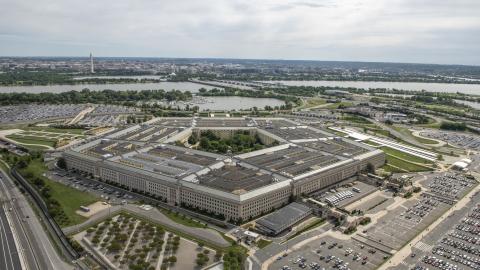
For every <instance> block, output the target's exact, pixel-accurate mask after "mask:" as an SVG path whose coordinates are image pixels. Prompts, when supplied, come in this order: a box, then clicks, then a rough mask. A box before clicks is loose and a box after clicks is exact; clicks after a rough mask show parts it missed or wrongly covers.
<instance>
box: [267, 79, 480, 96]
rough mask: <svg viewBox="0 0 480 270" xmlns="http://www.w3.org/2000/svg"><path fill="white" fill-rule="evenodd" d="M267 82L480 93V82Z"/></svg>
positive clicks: (289, 84)
mask: <svg viewBox="0 0 480 270" xmlns="http://www.w3.org/2000/svg"><path fill="white" fill-rule="evenodd" d="M265 82H266V83H280V84H283V85H288V86H326V87H335V86H338V87H355V88H363V89H369V88H385V89H399V90H409V91H421V90H426V91H430V92H443V93H456V92H460V93H464V94H470V95H480V84H454V83H418V82H363V81H265Z"/></svg>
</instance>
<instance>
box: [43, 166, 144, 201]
mask: <svg viewBox="0 0 480 270" xmlns="http://www.w3.org/2000/svg"><path fill="white" fill-rule="evenodd" d="M47 176H48V177H49V178H50V179H52V180H54V181H57V182H60V183H62V184H64V185H67V186H70V187H73V188H76V189H78V190H81V191H86V192H90V193H93V194H95V195H97V196H98V197H99V198H101V199H102V200H104V201H106V202H109V203H111V204H121V203H132V202H135V201H136V200H137V199H136V198H135V196H134V195H132V194H130V193H128V194H127V193H126V192H125V190H122V189H120V188H116V187H112V186H108V185H105V184H103V183H100V182H98V181H94V180H89V179H85V178H81V177H76V176H74V175H73V174H67V173H65V172H63V171H54V172H49V173H48V175H47Z"/></svg>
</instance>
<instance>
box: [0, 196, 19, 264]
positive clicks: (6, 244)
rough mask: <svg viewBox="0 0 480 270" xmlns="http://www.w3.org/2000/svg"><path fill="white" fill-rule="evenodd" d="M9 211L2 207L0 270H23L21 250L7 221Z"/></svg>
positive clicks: (0, 212) (0, 220) (0, 214)
mask: <svg viewBox="0 0 480 270" xmlns="http://www.w3.org/2000/svg"><path fill="white" fill-rule="evenodd" d="M2 198H3V197H2ZM7 211H8V209H7V208H6V207H5V206H4V205H2V209H0V268H1V269H6V270H10V269H11V270H16V269H22V265H21V263H20V257H19V254H18V250H19V248H18V247H17V246H16V244H15V239H14V235H13V232H12V229H11V228H10V224H9V222H8V219H7Z"/></svg>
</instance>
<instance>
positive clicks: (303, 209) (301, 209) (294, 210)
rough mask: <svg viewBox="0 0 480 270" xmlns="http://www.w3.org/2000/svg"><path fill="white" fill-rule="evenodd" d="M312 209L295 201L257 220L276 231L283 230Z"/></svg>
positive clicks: (258, 222)
mask: <svg viewBox="0 0 480 270" xmlns="http://www.w3.org/2000/svg"><path fill="white" fill-rule="evenodd" d="M310 211H311V208H310V207H308V206H306V205H303V204H299V203H296V202H293V203H291V204H289V205H287V206H285V207H283V208H281V209H280V210H278V211H275V212H273V213H271V214H269V215H267V216H264V217H263V218H261V219H259V220H257V221H256V223H257V224H259V225H261V226H263V227H266V228H268V229H269V230H272V231H274V232H281V231H282V230H283V229H285V227H288V226H291V225H293V224H294V223H295V222H297V221H298V219H299V218H300V217H302V216H304V215H305V214H308V213H309V212H310Z"/></svg>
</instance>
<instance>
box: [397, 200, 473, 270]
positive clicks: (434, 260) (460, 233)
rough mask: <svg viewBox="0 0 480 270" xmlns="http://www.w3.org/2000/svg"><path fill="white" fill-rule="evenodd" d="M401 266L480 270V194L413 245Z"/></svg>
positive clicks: (419, 269)
mask: <svg viewBox="0 0 480 270" xmlns="http://www.w3.org/2000/svg"><path fill="white" fill-rule="evenodd" d="M413 254H416V255H417V256H415V259H413V256H412V255H411V256H410V258H408V259H406V260H405V262H404V263H403V266H402V267H401V269H418V270H424V269H451V270H454V269H480V193H477V194H475V195H474V196H473V197H472V201H471V202H470V203H469V204H467V205H466V207H463V208H462V209H459V210H457V211H455V212H454V213H453V214H452V215H450V216H449V217H448V218H447V219H446V220H445V221H443V222H442V223H441V224H440V225H439V226H438V227H437V228H435V230H433V231H432V232H431V233H429V234H428V235H427V236H425V237H424V238H423V239H422V241H420V242H419V243H417V244H416V245H415V247H414V248H413Z"/></svg>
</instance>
